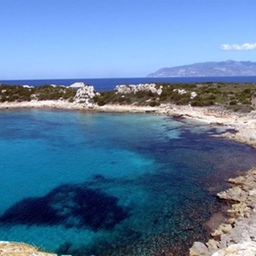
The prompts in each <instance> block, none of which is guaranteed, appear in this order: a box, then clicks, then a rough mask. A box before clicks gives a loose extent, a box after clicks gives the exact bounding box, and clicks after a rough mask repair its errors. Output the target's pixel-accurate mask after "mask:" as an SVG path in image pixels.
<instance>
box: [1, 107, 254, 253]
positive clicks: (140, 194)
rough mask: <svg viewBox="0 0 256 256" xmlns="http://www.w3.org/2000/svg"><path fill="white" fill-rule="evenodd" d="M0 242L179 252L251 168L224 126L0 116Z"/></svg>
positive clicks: (57, 114) (44, 113)
mask: <svg viewBox="0 0 256 256" xmlns="http://www.w3.org/2000/svg"><path fill="white" fill-rule="evenodd" d="M0 123H1V129H0V150H1V155H0V164H1V167H0V169H1V177H2V184H1V186H0V192H1V195H2V200H1V205H0V236H1V240H7V241H22V242H25V243H30V244H34V245H36V246H42V247H43V248H44V249H45V250H48V251H54V252H56V253H59V254H72V255H133V256H134V255H152V256H153V255H163V252H164V253H166V254H167V253H169V252H171V253H173V254H174V255H187V253H188V248H189V247H190V246H191V245H192V243H193V242H194V241H195V240H200V241H205V240H207V238H208V234H209V229H208V228H207V226H206V225H205V223H206V221H207V220H209V218H210V217H211V215H212V214H213V213H216V212H219V211H221V210H222V206H223V204H221V203H220V202H218V201H217V199H216V196H215V195H216V193H217V192H219V191H222V190H224V189H226V188H227V186H228V185H227V183H226V180H227V179H228V178H229V177H234V176H237V173H238V172H243V171H246V170H248V169H250V168H251V167H253V166H256V157H255V153H256V151H255V149H252V148H251V147H250V146H247V145H243V144H240V143H237V142H234V141H230V140H227V139H223V138H213V137H211V134H215V133H222V132H223V131H224V129H223V128H220V127H215V126H209V125H206V124H204V123H200V122H195V121H192V120H186V119H182V118H178V119H175V118H170V117H167V116H162V115H158V116H157V115H151V114H123V113H122V114H117V113H115V114H112V113H83V112H72V111H60V110H56V111H54V110H36V109H31V110H2V111H1V112H0Z"/></svg>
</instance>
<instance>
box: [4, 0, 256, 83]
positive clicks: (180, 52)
mask: <svg viewBox="0 0 256 256" xmlns="http://www.w3.org/2000/svg"><path fill="white" fill-rule="evenodd" d="M0 10H1V15H0V32H1V34H0V36H1V39H0V58H1V62H0V79H2V80H3V79H44V78H45V79H47V78H107V77H144V76H147V75H148V74H149V73H151V72H155V71H156V70H158V69H160V68H162V67H173V66H179V65H185V64H192V63H196V62H206V61H225V60H229V59H232V60H236V61H247V60H250V61H256V15H255V11H256V1H255V0H177V1H176V0H0Z"/></svg>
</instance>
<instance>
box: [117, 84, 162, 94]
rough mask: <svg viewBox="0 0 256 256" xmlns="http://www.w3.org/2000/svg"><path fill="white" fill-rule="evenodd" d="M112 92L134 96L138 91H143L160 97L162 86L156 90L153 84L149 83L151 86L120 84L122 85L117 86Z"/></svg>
mask: <svg viewBox="0 0 256 256" xmlns="http://www.w3.org/2000/svg"><path fill="white" fill-rule="evenodd" d="M114 90H115V91H116V92H117V93H120V94H126V93H134V94H136V93H137V92H139V91H144V92H151V93H153V94H157V95H161V93H162V86H160V87H159V88H157V87H156V84H154V83H151V84H138V85H133V84H122V85H117V86H116V87H115V89H114Z"/></svg>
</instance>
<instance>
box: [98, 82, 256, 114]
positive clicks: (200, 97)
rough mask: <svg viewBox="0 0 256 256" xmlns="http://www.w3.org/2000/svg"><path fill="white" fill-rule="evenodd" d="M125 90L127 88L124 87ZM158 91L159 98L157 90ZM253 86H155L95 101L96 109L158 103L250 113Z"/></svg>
mask: <svg viewBox="0 0 256 256" xmlns="http://www.w3.org/2000/svg"><path fill="white" fill-rule="evenodd" d="M127 86H128V85H127ZM158 89H161V94H160V95H159V94H158V93H157V90H158ZM255 93H256V83H221V82H219V83H212V82H206V83H200V84H198V83H194V84H180V83H156V92H155V93H153V92H152V91H138V92H136V93H134V92H130V93H123V94H122V93H117V92H115V91H108V92H102V93H101V95H100V96H99V97H97V98H95V101H96V102H97V103H98V104H99V105H104V104H137V105H142V106H145V105H149V106H157V105H160V104H161V103H165V104H168V103H171V104H176V105H188V104H190V105H191V106H197V107H204V106H212V105H222V106H224V107H225V108H227V109H231V110H234V111H244V112H249V111H251V110H252V109H253V108H254V107H255V106H254V105H255V102H254V101H253V99H254V98H255Z"/></svg>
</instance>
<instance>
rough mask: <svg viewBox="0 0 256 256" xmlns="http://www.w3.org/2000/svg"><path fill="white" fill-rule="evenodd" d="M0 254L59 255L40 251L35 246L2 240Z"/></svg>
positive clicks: (8, 255)
mask: <svg viewBox="0 0 256 256" xmlns="http://www.w3.org/2000/svg"><path fill="white" fill-rule="evenodd" d="M0 255H1V256H57V254H53V253H47V252H40V250H39V249H38V248H36V247H34V246H31V245H28V244H25V243H17V242H4V241H0Z"/></svg>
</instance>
